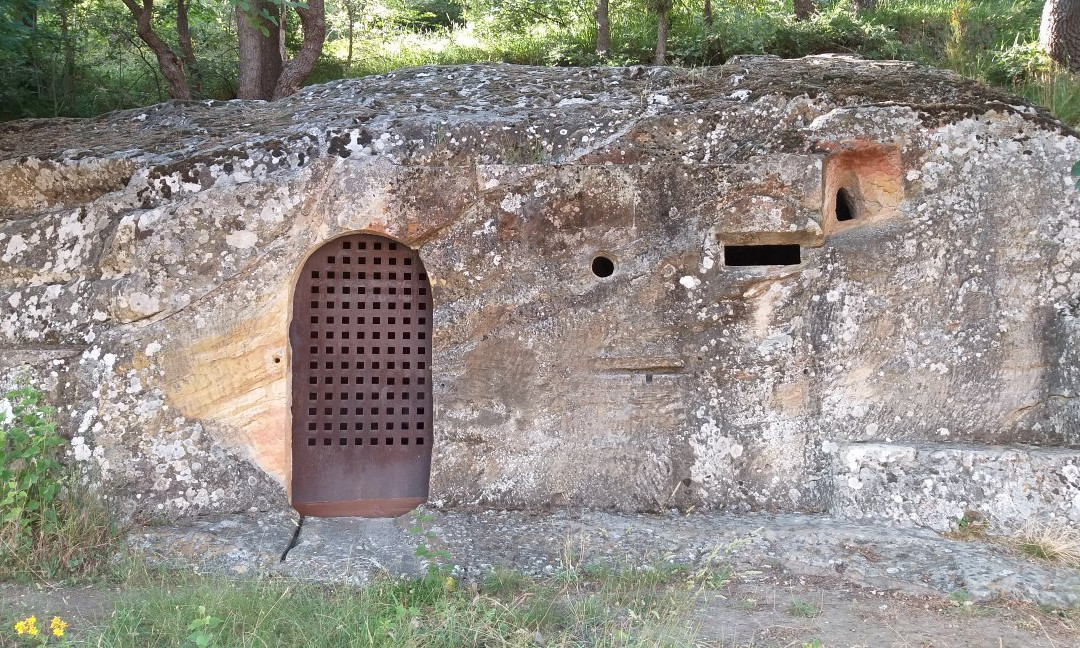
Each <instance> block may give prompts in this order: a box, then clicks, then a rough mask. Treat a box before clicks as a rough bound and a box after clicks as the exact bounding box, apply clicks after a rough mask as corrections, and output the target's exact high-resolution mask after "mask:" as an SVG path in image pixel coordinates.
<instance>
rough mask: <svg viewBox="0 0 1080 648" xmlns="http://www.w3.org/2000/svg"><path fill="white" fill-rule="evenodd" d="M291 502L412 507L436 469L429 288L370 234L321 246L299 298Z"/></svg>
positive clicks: (325, 511)
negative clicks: (432, 427) (433, 451)
mask: <svg viewBox="0 0 1080 648" xmlns="http://www.w3.org/2000/svg"><path fill="white" fill-rule="evenodd" d="M289 341H290V344H291V345H292V384H293V388H292V396H293V399H292V414H293V421H292V456H293V477H292V502H293V506H294V507H295V508H296V510H297V511H299V512H300V513H301V514H304V515H318V516H342V515H356V516H366V517H381V516H393V515H401V514H402V513H406V512H408V511H409V510H411V509H412V508H414V507H415V506H417V505H418V504H421V503H423V502H424V501H426V500H427V495H428V477H429V474H430V470H431V445H432V439H433V437H432V429H431V423H432V411H431V405H432V402H431V288H430V283H429V282H428V277H427V274H426V273H425V271H424V266H423V264H422V263H421V261H420V257H419V255H418V254H417V253H416V252H415V251H414V250H412V249H410V248H409V247H408V246H406V245H403V244H401V243H397V242H395V241H392V240H390V239H387V238H384V237H381V236H375V235H372V234H353V235H349V236H345V237H342V238H338V239H335V240H333V241H331V242H329V243H327V244H326V245H324V246H323V247H321V248H319V250H318V251H317V252H315V254H313V255H312V256H311V258H310V259H308V261H307V263H306V264H304V269H303V271H302V272H301V275H300V279H299V280H298V281H297V284H296V292H295V293H294V296H293V313H292V325H291V326H290V329H289Z"/></svg>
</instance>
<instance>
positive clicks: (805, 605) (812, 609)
mask: <svg viewBox="0 0 1080 648" xmlns="http://www.w3.org/2000/svg"><path fill="white" fill-rule="evenodd" d="M821 612H822V609H821V606H820V605H817V604H815V603H811V602H810V601H804V600H802V599H800V598H794V597H793V598H792V599H791V604H790V605H788V614H790V615H791V616H793V617H801V618H804V619H813V618H814V617H817V616H821Z"/></svg>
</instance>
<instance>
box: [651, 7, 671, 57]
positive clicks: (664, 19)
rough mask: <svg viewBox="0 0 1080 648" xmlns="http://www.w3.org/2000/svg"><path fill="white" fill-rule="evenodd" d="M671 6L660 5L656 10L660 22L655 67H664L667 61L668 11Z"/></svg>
mask: <svg viewBox="0 0 1080 648" xmlns="http://www.w3.org/2000/svg"><path fill="white" fill-rule="evenodd" d="M670 9H671V5H670V4H667V3H664V4H660V5H659V6H658V7H657V9H656V15H657V18H659V20H657V24H656V56H655V57H653V65H664V64H665V63H666V61H667V36H668V11H669V10H670Z"/></svg>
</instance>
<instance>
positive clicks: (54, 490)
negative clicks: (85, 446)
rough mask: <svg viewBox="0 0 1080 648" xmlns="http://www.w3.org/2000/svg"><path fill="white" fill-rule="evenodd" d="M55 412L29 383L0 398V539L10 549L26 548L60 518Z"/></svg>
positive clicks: (19, 549)
mask: <svg viewBox="0 0 1080 648" xmlns="http://www.w3.org/2000/svg"><path fill="white" fill-rule="evenodd" d="M53 414H54V412H53V409H52V408H51V407H49V406H47V405H46V404H45V403H44V402H43V400H42V396H41V394H40V393H39V392H38V391H37V390H35V389H33V388H32V387H28V386H25V385H24V386H21V387H18V388H16V389H14V390H12V391H9V392H8V393H7V395H6V399H5V400H4V401H3V402H0V529H2V531H0V537H2V538H3V540H4V545H5V546H4V550H5V551H6V552H11V551H14V552H18V551H21V550H24V549H25V548H26V547H28V546H29V545H30V544H32V542H33V538H34V535H35V533H36V532H38V531H40V530H41V528H42V527H43V526H44V525H45V524H55V523H56V522H57V520H58V518H57V510H56V506H55V504H56V499H57V496H58V495H59V493H60V486H61V479H62V474H63V470H62V468H61V466H60V462H59V461H58V455H59V449H60V447H61V446H63V445H64V440H63V439H62V438H61V437H60V435H58V434H57V433H56V423H55V422H54V419H53Z"/></svg>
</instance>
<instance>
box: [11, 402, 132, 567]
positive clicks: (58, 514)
mask: <svg viewBox="0 0 1080 648" xmlns="http://www.w3.org/2000/svg"><path fill="white" fill-rule="evenodd" d="M65 443H66V442H65V441H64V439H63V437H61V436H60V435H59V434H58V433H57V430H56V422H55V418H54V410H53V408H51V407H49V406H48V405H47V404H46V403H45V401H44V398H43V397H42V395H41V393H40V392H38V391H37V390H35V389H34V388H32V387H29V386H26V385H22V386H19V387H17V388H15V389H13V390H11V391H9V392H8V393H7V394H6V396H5V398H3V399H0V578H11V577H30V578H35V579H53V578H72V577H94V576H98V575H100V574H101V573H102V572H103V571H104V570H105V569H106V568H107V567H108V565H109V562H110V560H111V559H112V557H113V554H114V553H115V552H114V549H115V547H116V544H117V539H118V537H119V533H118V530H117V526H116V524H115V522H114V521H113V518H112V516H111V515H110V513H109V511H108V510H107V509H106V507H105V506H104V505H103V504H102V502H101V500H100V499H99V498H98V497H97V496H96V495H95V494H94V493H91V492H89V491H88V490H87V489H86V488H85V486H83V485H82V483H81V482H80V480H79V479H78V475H77V474H76V473H75V472H74V471H72V470H71V469H69V468H67V467H65V466H64V465H62V464H61V462H60V456H61V449H62V448H63V446H64V445H65Z"/></svg>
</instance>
